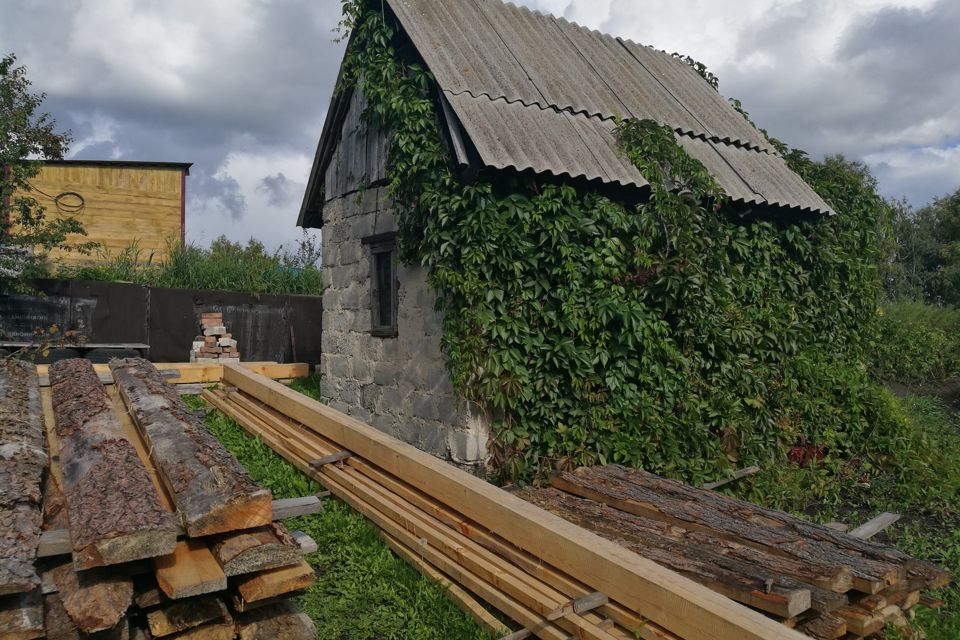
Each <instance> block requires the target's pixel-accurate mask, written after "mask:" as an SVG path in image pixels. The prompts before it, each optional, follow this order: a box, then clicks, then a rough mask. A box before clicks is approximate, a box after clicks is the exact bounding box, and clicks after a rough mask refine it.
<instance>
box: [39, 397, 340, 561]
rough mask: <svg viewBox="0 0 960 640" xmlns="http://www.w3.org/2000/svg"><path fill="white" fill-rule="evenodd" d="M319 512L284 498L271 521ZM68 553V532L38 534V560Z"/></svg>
mask: <svg viewBox="0 0 960 640" xmlns="http://www.w3.org/2000/svg"><path fill="white" fill-rule="evenodd" d="M121 410H122V409H121ZM135 444H136V443H135ZM147 471H148V473H149V472H150V470H149V469H148V470H147ZM158 482H159V480H158ZM161 497H162V495H161ZM321 511H323V501H322V500H321V499H320V498H319V496H303V497H301V498H284V499H282V500H274V501H273V519H274V521H275V522H276V521H280V520H286V519H288V518H297V517H300V516H309V515H313V514H315V513H320V512H321ZM184 534H185V531H184V529H183V527H182V526H179V525H177V535H178V536H183V535H184ZM70 552H71V547H70V531H69V530H67V529H55V530H52V531H43V532H42V533H41V534H40V543H39V546H38V547H37V557H38V558H49V557H51V556H58V555H63V554H66V553H70Z"/></svg>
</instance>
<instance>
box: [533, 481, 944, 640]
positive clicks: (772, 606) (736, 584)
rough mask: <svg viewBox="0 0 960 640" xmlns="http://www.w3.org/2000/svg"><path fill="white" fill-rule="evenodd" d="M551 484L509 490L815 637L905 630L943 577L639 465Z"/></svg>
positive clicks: (895, 553)
mask: <svg viewBox="0 0 960 640" xmlns="http://www.w3.org/2000/svg"><path fill="white" fill-rule="evenodd" d="M551 484H552V485H553V488H549V489H523V490H521V491H519V492H518V495H520V496H521V497H522V498H524V499H526V500H528V501H530V502H532V503H533V504H536V505H538V506H540V507H542V508H544V509H547V510H548V511H550V512H552V513H554V514H556V515H558V516H560V517H562V518H564V519H566V520H568V521H570V522H573V523H576V524H578V525H580V526H582V527H584V528H587V529H590V530H591V531H594V532H596V533H597V534H598V535H600V536H602V537H604V538H607V539H609V540H612V541H615V542H617V543H619V544H621V545H622V546H624V547H626V548H627V549H630V550H632V551H634V552H636V553H637V554H639V555H642V556H644V557H646V558H649V559H651V560H653V561H655V562H657V563H659V564H661V565H663V566H666V567H670V568H672V569H674V570H675V571H677V572H678V573H681V574H683V575H685V576H687V577H689V578H691V579H692V580H694V581H696V582H699V583H701V584H703V585H705V586H708V587H710V588H711V589H713V590H715V591H717V592H719V593H722V594H724V595H726V596H728V597H730V598H731V599H733V600H736V601H738V602H741V603H743V604H746V605H749V606H751V607H753V608H755V609H758V610H760V611H763V612H765V613H767V614H769V615H771V616H774V617H776V618H778V619H780V620H782V621H783V622H784V623H785V624H788V625H791V626H796V627H797V628H798V629H799V630H801V631H803V632H805V633H807V635H810V636H812V637H815V638H837V637H843V636H844V634H850V635H851V636H852V637H864V636H870V635H873V634H877V633H880V632H882V631H883V630H884V628H885V627H886V626H887V625H893V626H899V627H905V626H906V624H907V616H908V615H909V613H908V612H910V611H911V609H912V607H914V606H915V605H917V604H918V603H921V602H924V601H927V600H925V599H923V596H924V591H925V590H929V589H936V588H940V587H943V586H946V585H947V584H949V582H950V576H949V574H948V573H947V572H946V571H944V570H942V569H940V568H939V567H937V566H935V565H933V564H931V563H929V562H926V561H923V560H919V559H916V558H913V557H911V556H909V555H907V554H905V553H903V552H901V551H899V550H897V549H895V548H893V547H889V546H884V545H881V544H877V543H873V542H868V541H866V540H863V539H861V538H859V537H856V536H852V535H848V534H845V533H842V532H839V531H837V530H835V529H832V528H830V527H826V526H821V525H818V524H814V523H810V522H807V521H805V520H801V519H799V518H795V517H793V516H790V515H789V514H786V513H783V512H780V511H775V510H771V509H764V508H762V507H758V506H756V505H754V504H751V503H748V502H744V501H741V500H735V499H732V498H728V497H726V496H724V495H721V494H718V493H715V492H713V491H708V490H705V489H699V488H694V487H690V486H688V485H685V484H683V483H681V482H677V481H674V480H667V479H664V478H660V477H658V476H656V475H654V474H651V473H647V472H645V471H641V470H638V469H628V468H625V467H622V466H619V465H608V466H603V467H589V468H583V469H578V470H577V471H575V472H561V473H557V474H555V475H554V476H553V477H552V479H551ZM906 633H909V630H907V631H906Z"/></svg>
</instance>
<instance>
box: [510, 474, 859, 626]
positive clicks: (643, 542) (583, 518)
mask: <svg viewBox="0 0 960 640" xmlns="http://www.w3.org/2000/svg"><path fill="white" fill-rule="evenodd" d="M516 495H518V496H520V497H521V498H523V499H524V500H527V501H528V502H531V503H533V504H536V505H537V506H539V507H541V508H543V509H546V510H547V511H550V512H551V513H554V514H555V515H558V516H560V517H561V518H563V519H564V520H568V521H570V522H573V523H574V524H577V525H580V526H582V527H584V528H586V529H590V530H592V531H594V532H595V533H597V534H598V535H600V536H602V537H604V538H607V539H608V540H612V541H613V542H616V543H618V544H620V545H622V546H624V547H626V548H627V549H630V550H631V551H634V552H635V553H637V554H639V555H641V556H643V557H645V558H648V559H650V560H653V561H654V562H656V563H658V564H661V565H664V566H666V567H669V568H671V569H673V570H674V571H678V572H680V573H682V574H684V575H686V576H687V577H689V578H691V579H692V580H695V581H697V582H699V583H701V584H703V585H705V586H708V587H710V588H711V589H713V590H715V591H717V592H719V593H722V594H724V595H726V596H727V597H729V598H732V599H733V600H736V601H738V602H742V603H743V604H747V605H750V606H753V607H756V608H758V609H760V610H762V611H766V612H768V613H772V614H774V615H778V616H781V617H785V618H788V617H792V616H796V615H798V614H800V613H803V612H804V611H806V610H807V609H809V608H810V607H811V604H812V600H813V598H812V592H814V591H816V592H817V594H818V596H819V598H818V600H819V601H818V602H817V607H816V608H817V609H818V610H823V609H827V610H829V609H831V608H833V609H835V608H837V607H840V606H843V605H844V604H846V602H847V599H846V597H845V596H843V595H840V594H836V593H833V592H826V591H824V590H822V589H817V588H816V587H813V586H811V585H805V584H803V583H801V582H799V581H796V580H792V579H789V578H784V577H782V576H779V575H777V574H776V573H774V572H772V571H770V570H768V569H766V568H764V567H761V566H758V565H754V564H750V563H746V562H741V561H739V560H734V559H730V558H728V557H725V556H722V555H720V554H717V553H715V552H714V551H712V550H711V549H710V548H708V547H706V546H694V545H688V544H685V543H683V542H678V541H676V540H675V539H673V538H671V537H668V536H664V535H662V533H661V531H659V530H658V528H657V527H656V526H650V527H644V526H643V524H642V521H641V519H639V518H636V517H634V518H633V520H632V521H631V520H630V519H629V514H624V515H626V516H628V517H624V518H618V517H617V513H619V512H617V511H616V509H611V508H609V507H607V506H606V505H603V504H600V503H598V502H593V501H591V500H585V499H583V498H578V497H576V496H571V495H569V494H565V493H563V492H561V491H557V490H556V489H540V490H534V489H521V490H520V491H518V492H516Z"/></svg>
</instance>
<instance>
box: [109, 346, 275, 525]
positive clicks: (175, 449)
mask: <svg viewBox="0 0 960 640" xmlns="http://www.w3.org/2000/svg"><path fill="white" fill-rule="evenodd" d="M110 367H111V371H113V377H114V380H116V384H117V388H118V389H119V391H120V395H121V396H122V397H123V399H124V403H125V404H126V405H127V408H128V409H129V411H130V414H131V415H132V416H133V419H134V422H135V423H136V424H137V427H138V428H139V430H140V433H141V434H142V435H143V437H144V440H145V441H146V442H148V443H149V445H150V455H151V458H152V459H153V462H154V465H155V467H156V469H157V472H158V473H159V475H160V477H161V478H162V479H163V482H164V485H165V486H166V487H167V490H168V492H169V493H170V496H171V497H172V498H173V501H174V503H175V504H176V507H177V512H178V513H179V514H180V517H181V518H182V521H183V526H184V528H185V529H186V531H187V535H189V536H191V537H199V536H206V535H212V534H216V533H226V532H229V531H236V530H240V529H249V528H252V527H259V526H264V525H268V524H270V523H271V522H272V520H273V514H272V504H273V501H272V497H271V494H270V491H269V490H267V489H264V488H262V487H260V486H259V485H258V484H257V483H256V482H254V480H253V478H251V477H250V474H249V473H248V472H247V470H246V469H244V468H243V467H242V466H241V465H240V463H239V462H237V460H236V458H234V457H233V456H232V455H231V454H230V452H228V451H227V450H226V448H225V447H224V446H223V444H221V443H220V441H218V440H217V439H216V438H215V437H214V436H213V435H212V434H211V433H210V432H209V431H208V430H207V429H206V427H204V425H203V423H202V421H201V420H200V418H198V417H197V416H196V415H195V414H193V413H191V412H189V411H188V410H187V409H186V407H185V406H184V405H183V403H182V401H181V400H180V398H179V397H178V396H177V394H176V392H175V391H174V390H173V389H172V388H171V387H170V386H169V385H167V384H166V383H165V382H164V381H163V378H162V377H161V376H160V374H159V372H158V371H157V369H156V368H154V366H153V365H152V364H150V363H149V362H147V361H146V360H143V359H141V358H131V359H128V360H114V361H113V362H112V363H111V364H110ZM284 388H285V387H284Z"/></svg>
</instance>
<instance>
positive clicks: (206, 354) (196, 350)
mask: <svg viewBox="0 0 960 640" xmlns="http://www.w3.org/2000/svg"><path fill="white" fill-rule="evenodd" d="M190 362H240V351H239V350H238V349H237V341H236V340H235V339H234V338H233V334H231V333H229V332H227V327H226V326H224V324H223V313H221V312H219V311H210V312H206V313H201V314H200V335H198V336H197V337H195V338H194V339H193V347H192V348H191V349H190Z"/></svg>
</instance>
